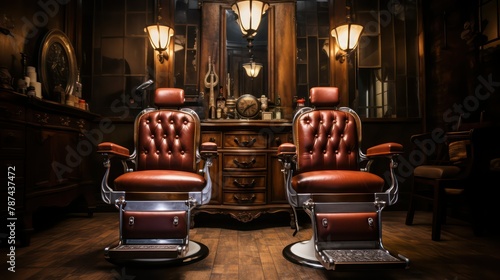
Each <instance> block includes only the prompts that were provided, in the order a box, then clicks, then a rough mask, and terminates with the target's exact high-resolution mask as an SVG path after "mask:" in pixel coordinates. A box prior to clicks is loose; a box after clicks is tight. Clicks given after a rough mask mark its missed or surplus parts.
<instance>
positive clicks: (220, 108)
mask: <svg viewBox="0 0 500 280" xmlns="http://www.w3.org/2000/svg"><path fill="white" fill-rule="evenodd" d="M216 104H217V105H216V106H217V110H216V115H217V119H221V118H223V113H224V108H225V107H226V98H225V97H224V89H223V87H222V86H221V87H220V88H219V96H217V100H216Z"/></svg>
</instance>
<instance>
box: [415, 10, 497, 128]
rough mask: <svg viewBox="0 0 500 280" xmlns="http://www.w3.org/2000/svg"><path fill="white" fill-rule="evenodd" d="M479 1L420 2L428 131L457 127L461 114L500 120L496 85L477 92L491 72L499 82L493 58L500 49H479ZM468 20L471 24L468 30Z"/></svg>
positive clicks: (470, 118) (469, 118)
mask: <svg viewBox="0 0 500 280" xmlns="http://www.w3.org/2000/svg"><path fill="white" fill-rule="evenodd" d="M477 2H478V1H465V0H462V1H452V0H445V1H423V16H424V30H425V52H426V61H425V63H426V94H425V106H426V109H425V112H424V113H425V118H426V123H425V124H426V130H432V129H433V128H435V127H441V128H445V129H447V130H452V129H455V128H456V125H457V121H458V117H459V115H460V114H461V113H463V121H464V122H477V121H479V116H480V114H481V112H482V111H485V113H484V116H485V118H486V117H488V118H489V119H491V120H494V121H498V120H499V119H500V115H499V109H500V102H499V98H498V92H497V91H495V89H494V87H493V88H491V87H490V88H489V91H492V90H493V92H491V94H488V93H486V92H485V91H481V93H478V92H477V88H478V86H481V85H482V81H483V78H484V79H486V80H488V79H489V78H488V76H490V75H492V80H493V81H495V80H497V81H500V79H499V78H498V73H499V67H498V66H497V65H498V64H497V63H494V62H493V61H494V60H498V56H499V52H498V50H492V49H487V50H482V49H481V44H482V41H483V39H482V38H481V34H480V32H479V31H480V29H479V23H478V20H479V19H478V14H479V13H478V7H477ZM466 24H471V26H472V30H469V29H467V28H466ZM495 77H496V78H495ZM485 88H486V87H483V88H482V89H485ZM497 89H498V86H497ZM478 94H479V95H478ZM486 96H488V97H486Z"/></svg>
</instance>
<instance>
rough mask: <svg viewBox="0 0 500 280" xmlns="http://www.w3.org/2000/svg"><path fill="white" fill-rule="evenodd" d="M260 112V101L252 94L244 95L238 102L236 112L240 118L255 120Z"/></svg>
mask: <svg viewBox="0 0 500 280" xmlns="http://www.w3.org/2000/svg"><path fill="white" fill-rule="evenodd" d="M259 110H260V104H259V100H258V99H257V97H255V96H253V95H251V94H243V95H242V96H240V97H238V99H237V100H236V112H237V113H238V115H239V116H240V118H244V119H246V118H248V119H252V118H255V117H257V115H258V114H259Z"/></svg>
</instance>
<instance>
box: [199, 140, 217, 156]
mask: <svg viewBox="0 0 500 280" xmlns="http://www.w3.org/2000/svg"><path fill="white" fill-rule="evenodd" d="M200 152H201V153H207V152H210V153H211V152H217V144H216V143H214V142H203V143H201V149H200Z"/></svg>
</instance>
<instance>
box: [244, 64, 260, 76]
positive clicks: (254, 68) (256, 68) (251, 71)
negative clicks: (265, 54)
mask: <svg viewBox="0 0 500 280" xmlns="http://www.w3.org/2000/svg"><path fill="white" fill-rule="evenodd" d="M243 68H245V72H246V73H247V75H248V76H249V77H252V78H255V77H257V76H259V73H260V69H262V64H260V63H255V62H253V61H251V62H248V63H245V64H243Z"/></svg>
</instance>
